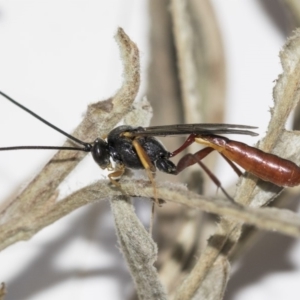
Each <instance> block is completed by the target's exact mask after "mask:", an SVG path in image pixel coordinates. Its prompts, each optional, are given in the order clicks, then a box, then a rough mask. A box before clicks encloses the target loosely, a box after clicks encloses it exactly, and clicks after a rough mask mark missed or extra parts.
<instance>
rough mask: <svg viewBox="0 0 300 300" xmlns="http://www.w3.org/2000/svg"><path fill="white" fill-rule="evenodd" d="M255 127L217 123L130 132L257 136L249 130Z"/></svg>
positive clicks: (134, 134)
mask: <svg viewBox="0 0 300 300" xmlns="http://www.w3.org/2000/svg"><path fill="white" fill-rule="evenodd" d="M256 128H257V127H255V126H248V125H236V124H217V123H199V124H176V125H165V126H152V127H145V128H143V127H138V128H134V129H132V130H130V133H132V135H133V136H167V135H184V134H192V133H194V134H199V135H208V134H243V135H251V136H257V135H258V134H257V133H256V132H253V131H250V130H248V129H256Z"/></svg>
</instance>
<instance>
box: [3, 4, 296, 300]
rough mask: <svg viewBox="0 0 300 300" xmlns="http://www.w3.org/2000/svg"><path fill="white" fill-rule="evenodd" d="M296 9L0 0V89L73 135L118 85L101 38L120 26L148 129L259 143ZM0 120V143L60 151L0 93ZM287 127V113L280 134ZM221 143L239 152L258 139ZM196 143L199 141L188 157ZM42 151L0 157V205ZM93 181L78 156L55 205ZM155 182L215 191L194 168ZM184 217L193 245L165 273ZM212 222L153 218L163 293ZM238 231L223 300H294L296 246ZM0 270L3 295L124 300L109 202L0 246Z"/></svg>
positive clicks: (129, 290)
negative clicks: (246, 128)
mask: <svg viewBox="0 0 300 300" xmlns="http://www.w3.org/2000/svg"><path fill="white" fill-rule="evenodd" d="M198 2H200V3H198ZM184 3H185V4H184ZM297 5H298V6H299V4H297V1H292V0H290V1H288V0H286V1H283V0H282V1H279V0H276V1H267V0H261V1H259V0H252V1H237V0H228V1H222V0H211V1H208V0H203V1H195V0H194V1H161V0H153V1H146V0H131V1H121V0H111V1H109V2H108V1H93V0H90V1H74V0H73V1H71V0H69V1H67V0H60V1H54V0H52V1H37V0H27V1H20V0H15V1H1V0H0V40H1V47H0V66H1V68H0V89H1V91H3V92H5V93H7V94H8V95H10V96H11V97H13V98H14V99H16V100H17V101H20V102H21V103H22V104H23V105H25V106H27V107H28V108H30V109H32V110H33V111H34V112H36V113H37V114H39V115H41V116H42V117H43V118H45V119H46V120H48V121H50V122H52V123H54V124H55V125H56V126H58V127H60V128H62V129H63V130H64V131H67V132H72V130H73V129H74V128H75V127H76V126H77V124H78V123H79V122H80V120H81V119H82V117H83V114H84V112H85V111H86V107H87V105H88V104H90V103H92V102H96V101H99V100H102V99H103V100H104V99H107V98H109V97H111V96H112V95H113V94H114V93H115V92H116V91H117V90H118V88H119V87H120V85H121V83H122V72H123V70H122V64H121V60H120V54H119V50H118V47H117V44H116V42H115V40H114V35H115V33H116V31H117V28H118V27H119V26H120V27H122V28H123V29H124V30H125V32H126V33H127V34H128V35H129V37H130V38H131V39H132V40H133V41H134V42H135V43H136V44H137V45H138V47H139V50H140V59H141V76H142V77H141V88H140V91H139V95H138V97H137V98H142V97H144V96H146V97H147V98H148V100H149V101H150V103H151V104H152V106H153V110H154V117H153V122H152V124H153V125H166V124H174V123H175V124H176V123H201V122H208V123H213V122H215V123H218V122H224V123H233V124H234V123H235V124H245V125H253V126H258V127H259V129H258V132H259V133H260V137H259V138H261V137H263V136H264V133H265V131H266V129H267V125H268V121H269V118H270V114H269V110H270V107H272V105H273V102H272V88H273V86H274V80H276V78H277V77H278V74H280V73H281V65H280V61H279V57H278V53H279V51H280V49H281V47H282V46H283V44H284V42H285V40H286V38H287V37H288V36H289V35H290V34H291V33H292V31H293V29H295V28H296V26H297V24H298V23H299V20H300V8H299V7H297ZM295 117H296V120H297V115H296V116H295ZM0 125H1V134H0V141H1V142H0V146H2V147H4V146H14V145H61V144H62V143H63V142H64V140H65V138H64V137H63V136H61V135H60V134H59V133H57V132H55V131H53V130H52V129H51V128H48V127H47V126H45V125H43V124H42V123H40V122H38V121H37V120H35V119H34V118H32V117H31V116H29V115H28V114H26V113H25V112H23V111H22V110H20V109H18V108H17V107H15V106H13V105H12V104H11V103H9V102H7V101H5V99H3V98H1V100H0ZM292 126H293V121H292V119H291V120H290V122H289V124H287V127H288V128H291V127H292ZM232 138H233V139H238V140H239V141H243V142H245V143H248V144H250V145H255V143H256V142H257V140H258V138H253V137H242V136H233V137H232ZM163 142H164V144H165V145H166V147H167V148H168V149H169V150H170V151H171V150H174V149H175V148H176V147H177V146H178V145H180V143H181V142H182V140H177V139H175V138H172V137H171V138H165V139H164V141H163ZM196 149H199V146H196V147H195V148H191V150H190V151H191V152H195V151H197V150H196ZM52 155H53V153H52V152H51V151H11V152H1V154H0V200H1V202H2V203H4V202H6V201H9V200H10V199H13V198H14V197H15V196H16V195H17V194H18V193H19V192H20V191H21V190H22V189H23V188H24V187H25V186H26V185H27V184H28V183H29V182H30V181H31V179H33V178H34V176H35V175H36V174H37V173H38V172H39V170H41V168H42V167H43V165H44V164H46V163H47V161H48V160H49V159H50V158H51V157H52ZM205 162H206V163H207V164H208V165H209V166H210V168H211V169H212V170H213V171H214V173H215V174H216V175H217V177H218V178H219V179H220V180H221V182H222V184H223V186H224V187H226V189H228V190H229V191H231V193H233V191H234V186H235V184H236V182H237V180H238V178H237V177H236V175H235V174H234V172H233V171H232V170H231V169H230V167H229V166H228V165H226V163H224V162H223V161H222V159H219V157H218V155H211V158H210V159H208V160H206V161H205ZM102 178H105V175H103V174H101V172H100V170H99V167H98V166H96V165H95V164H94V162H93V160H92V159H91V157H87V158H86V159H85V160H84V161H83V162H82V163H80V164H79V166H78V167H77V168H76V170H75V171H74V172H73V173H72V174H71V175H70V176H69V177H68V178H67V179H66V181H65V182H64V183H63V184H62V186H61V189H60V191H61V195H60V198H62V197H63V196H65V195H67V194H69V193H71V192H72V191H74V190H77V189H79V188H81V187H83V186H85V185H87V184H89V183H91V182H93V181H96V180H99V179H102ZM202 179H203V181H204V182H205V183H204V184H203V185H202V184H200V183H201V182H202ZM158 180H173V181H174V180H175V181H176V180H177V181H180V182H183V183H186V184H188V186H189V188H191V189H193V190H196V191H199V192H203V193H205V194H206V195H213V196H214V195H216V188H215V186H213V185H212V184H211V183H210V182H209V180H207V178H206V176H203V177H202V173H201V172H200V170H199V168H191V170H189V171H187V172H183V174H182V176H180V177H178V178H177V177H176V178H173V177H172V176H164V177H162V176H161V175H159V177H158ZM285 197H286V198H288V199H289V200H288V206H289V207H290V208H292V209H298V201H299V200H298V198H299V197H298V196H297V188H296V189H294V191H293V192H289V191H288V192H286V194H285ZM136 209H137V213H138V215H139V216H140V218H141V220H142V221H143V222H144V223H145V225H148V223H149V215H150V205H149V203H148V202H147V201H143V202H141V201H136ZM194 214H197V216H196V220H197V221H196V222H195V223H194V224H196V225H197V228H198V231H196V232H195V233H194V234H195V235H194V236H191V237H188V238H189V239H190V240H193V243H192V245H191V246H190V252H189V253H188V255H187V257H185V258H184V259H183V260H182V266H181V267H179V268H180V269H181V271H182V270H183V272H181V273H180V272H179V273H180V274H179V275H178V276H177V277H176V278H171V276H170V275H168V273H167V271H166V270H167V268H166V267H165V266H164V264H163V262H164V261H166V258H168V257H170V256H171V254H170V253H172V247H173V245H174V244H175V243H176V238H177V237H176V236H177V234H178V232H182V231H181V229H182V228H183V226H184V224H185V222H186V221H187V220H188V219H189V218H191V215H192V217H193V218H194V217H195V216H194ZM215 221H216V218H214V217H212V216H207V215H206V214H201V213H198V212H197V213H196V212H190V211H187V210H185V209H184V208H182V207H174V206H172V205H170V204H167V205H165V206H164V207H163V208H161V209H159V210H158V212H157V217H156V221H155V226H154V238H155V240H156V241H157V242H158V247H159V255H160V256H159V259H158V262H157V267H158V268H159V269H160V270H161V274H162V275H161V276H162V278H163V281H164V283H165V284H166V285H167V286H168V288H169V290H172V288H174V286H176V284H177V283H178V281H179V282H180V281H181V280H182V278H183V276H184V274H185V273H186V272H188V270H189V268H190V264H191V262H192V261H193V259H194V257H195V256H199V251H200V250H201V249H202V248H203V246H204V245H205V241H206V240H207V238H208V237H209V235H210V234H212V233H213V229H214V226H215ZM251 236H252V239H248V243H246V242H245V243H244V244H243V245H242V246H241V248H240V249H242V250H241V251H237V253H236V254H234V255H233V257H232V259H233V268H232V271H233V273H232V276H231V280H230V282H229V285H228V288H227V294H226V296H225V299H234V300H240V299H243V300H245V299H256V300H259V299H271V298H272V299H299V280H300V267H299V265H300V243H299V242H298V241H296V240H294V239H292V238H288V237H284V236H281V235H279V234H273V233H272V234H271V233H264V234H257V233H256V232H252V234H251ZM262 236H263V239H262V238H261V237H262ZM253 237H254V238H253ZM249 240H250V241H251V242H249ZM245 245H247V247H245ZM249 245H250V246H249ZM0 265H1V268H0V281H1V282H2V281H4V282H6V284H7V290H8V294H7V296H6V297H5V299H6V300H9V299H11V300H12V299H13V300H18V299H34V300H35V299H43V300H45V299H53V298H54V297H55V298H56V299H99V296H100V297H101V298H102V299H135V295H134V287H133V283H132V280H131V277H130V275H129V273H128V271H127V268H126V265H125V262H124V261H123V257H122V254H121V253H120V252H119V250H118V246H117V240H116V236H115V232H114V224H113V219H112V215H111V213H110V207H109V204H108V203H97V204H94V205H89V206H87V207H84V208H80V209H78V210H77V211H75V212H73V213H72V214H71V215H69V216H67V217H65V218H63V219H61V220H59V221H58V222H56V223H55V224H52V225H51V226H49V227H47V228H45V229H43V230H42V231H40V232H39V233H38V234H36V235H35V236H34V237H33V238H32V239H31V240H29V241H27V242H19V243H17V244H15V245H12V246H10V247H9V248H7V249H5V250H4V251H2V252H1V255H0ZM288 292H290V293H291V294H290V295H287V293H288ZM254 297H255V298H254Z"/></svg>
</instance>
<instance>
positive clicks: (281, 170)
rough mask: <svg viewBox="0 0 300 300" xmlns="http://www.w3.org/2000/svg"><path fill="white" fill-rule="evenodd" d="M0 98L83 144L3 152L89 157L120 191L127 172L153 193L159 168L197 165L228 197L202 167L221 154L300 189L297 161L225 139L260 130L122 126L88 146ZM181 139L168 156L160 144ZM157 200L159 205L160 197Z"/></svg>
mask: <svg viewBox="0 0 300 300" xmlns="http://www.w3.org/2000/svg"><path fill="white" fill-rule="evenodd" d="M0 95H2V96H3V97H4V98H6V99H7V100H9V101H10V102H12V103H13V104H15V105H17V106H18V107H20V108H21V109H23V110H25V111H26V112H27V113H29V114H31V115H32V116H34V117H35V118H37V119H39V120H40V121H41V122H43V123H45V124H46V125H48V126H50V127H51V128H53V129H54V130H56V131H58V132H60V133H61V134H63V135H65V136H66V137H67V138H68V139H70V140H72V141H73V142H75V143H76V144H78V145H79V146H78V147H59V146H14V147H2V148H0V151H8V150H25V149H36V150H37V149H39V150H41V149H44V150H45V149H48V150H74V151H84V152H91V154H92V156H93V159H94V160H95V162H96V163H97V164H98V165H99V166H100V168H101V169H108V170H110V171H111V173H110V174H109V175H108V178H109V179H110V181H111V182H112V183H114V184H115V185H117V186H118V185H119V184H118V182H117V181H116V180H115V179H116V178H119V177H121V176H122V174H123V173H124V170H125V169H126V168H129V169H145V170H146V172H147V175H148V178H149V180H150V181H151V182H152V184H153V187H154V190H155V183H154V174H155V172H156V169H158V170H159V171H161V172H164V173H167V174H172V175H177V174H179V173H180V172H182V171H183V170H184V169H185V168H187V167H189V166H191V165H193V164H195V163H198V164H199V165H200V166H201V167H202V168H203V169H204V170H205V171H206V172H207V173H208V175H209V176H210V177H211V178H212V180H213V181H214V182H215V183H216V184H217V186H218V187H220V188H221V189H222V191H223V192H224V193H225V195H227V193H226V191H225V190H224V189H223V188H222V186H221V184H220V182H219V181H218V180H217V179H216V177H215V176H214V175H213V174H212V173H211V172H210V171H209V170H208V169H207V168H206V167H205V165H204V164H203V163H202V159H203V158H204V157H206V156H207V155H208V154H210V153H211V152H212V151H214V150H216V151H218V152H219V153H220V154H221V155H222V156H223V157H224V158H225V159H226V160H227V162H228V163H229V164H230V165H231V166H232V168H234V170H235V171H236V172H237V173H238V174H239V175H241V172H240V170H239V169H238V168H237V167H236V166H235V165H234V164H233V163H232V162H234V163H236V164H238V165H239V166H241V167H242V168H244V169H245V170H246V171H248V172H250V173H252V174H254V175H256V176H257V177H259V178H261V179H263V180H265V181H270V182H272V183H274V184H277V185H279V186H295V185H298V184H300V168H299V167H298V166H297V165H296V164H294V163H293V162H291V161H289V160H286V159H283V158H281V157H278V156H276V155H274V154H270V153H266V152H263V151H261V150H259V149H257V148H254V147H251V146H248V145H246V144H244V143H241V142H238V141H234V140H230V139H228V138H226V137H223V136H222V135H223V134H242V135H250V136H256V135H257V133H255V132H253V131H251V130H250V129H256V128H257V127H253V126H247V125H236V124H216V123H211V124H209V123H201V124H175V125H165V126H152V127H131V126H127V125H122V126H118V127H116V128H114V129H113V130H112V131H111V132H110V133H109V134H108V136H107V138H106V139H102V138H97V139H96V140H95V141H93V142H84V141H81V140H79V139H77V138H76V137H74V136H72V135H70V134H68V133H66V132H64V131H63V130H61V129H59V128H58V127H56V126H54V125H53V124H51V123H50V122H48V121H46V120H45V119H43V118H41V117H40V116H38V115H37V114H35V113H34V112H33V111H31V110H29V109H28V108H26V107H25V106H23V105H22V104H20V103H19V102H17V101H15V100H14V99H12V98H11V97H9V96H8V95H6V94H5V93H3V92H1V91H0ZM177 135H188V138H187V140H186V141H185V142H184V143H183V145H182V146H181V147H179V148H178V149H177V150H175V151H173V152H169V151H167V150H166V148H165V147H164V146H163V145H162V143H161V142H160V141H159V140H158V139H157V137H163V136H177ZM192 143H199V144H201V145H204V146H206V147H205V148H203V149H201V150H200V151H198V152H196V153H194V154H191V153H188V154H186V155H184V156H183V157H182V158H181V159H180V160H179V162H178V164H177V165H175V164H174V163H173V162H172V161H171V160H170V159H171V158H172V157H174V156H175V155H177V154H179V153H181V152H182V151H183V150H184V149H186V148H187V147H188V146H189V145H191V144H192ZM111 160H112V161H114V162H115V167H112V164H111ZM155 193H156V192H155ZM227 196H228V195H227ZM228 197H230V196H228ZM155 198H156V200H157V196H155ZM157 202H158V200H157Z"/></svg>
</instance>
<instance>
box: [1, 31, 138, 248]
mask: <svg viewBox="0 0 300 300" xmlns="http://www.w3.org/2000/svg"><path fill="white" fill-rule="evenodd" d="M116 41H117V43H118V44H119V47H120V51H121V56H122V59H123V60H122V62H123V65H124V70H125V71H124V76H123V78H124V79H123V84H122V86H121V88H120V90H119V91H117V93H116V95H115V96H113V97H112V98H110V99H108V100H106V101H102V102H98V103H95V104H92V105H90V106H89V107H88V111H87V113H86V116H85V118H84V119H83V121H82V122H81V124H80V125H79V126H78V127H77V129H76V130H75V131H74V133H73V136H75V137H77V138H78V139H80V140H84V141H89V142H90V141H94V140H95V139H96V138H97V137H99V136H100V137H103V136H106V135H107V134H108V133H109V131H110V130H111V129H112V128H113V127H114V126H115V125H116V124H117V123H118V122H119V121H120V120H121V118H122V117H123V116H124V115H125V114H126V113H128V112H129V110H130V109H131V105H132V102H133V101H134V99H135V97H136V94H137V92H138V89H139V83H140V77H139V56H138V49H137V47H136V45H135V44H134V43H133V42H132V41H131V40H130V39H129V37H128V36H127V35H126V34H125V32H124V31H123V29H121V28H119V29H118V32H117V34H116ZM72 145H73V144H72V143H71V142H70V141H66V143H65V144H64V146H72ZM85 155H86V153H85V152H81V151H59V152H58V153H57V154H56V155H55V156H54V157H53V159H52V160H50V161H49V162H48V163H47V165H46V166H45V167H44V169H43V170H42V171H41V172H40V173H39V174H38V176H37V177H36V178H35V179H34V180H33V181H32V182H31V183H30V184H29V185H28V186H27V187H26V189H25V190H24V191H23V192H22V193H21V194H20V195H19V196H18V197H17V198H16V199H15V200H13V201H12V202H11V203H10V204H9V205H8V206H7V207H5V208H4V209H3V210H2V211H1V213H0V224H2V226H5V227H6V228H7V227H9V228H10V232H11V235H10V237H8V239H7V240H6V241H5V242H4V241H3V240H2V241H1V242H4V244H6V245H9V244H11V243H14V242H15V241H16V240H15V237H16V235H17V236H19V237H21V236H23V238H24V239H26V238H28V236H29V235H30V234H29V235H28V230H27V228H26V225H25V224H31V223H35V222H37V223H38V222H39V220H37V219H36V216H38V215H41V214H43V213H44V212H47V211H49V210H51V209H52V208H53V201H52V200H51V199H52V195H54V194H55V190H56V189H57V187H58V186H59V184H60V183H61V182H62V181H63V180H64V178H65V177H66V176H67V175H68V174H69V173H70V172H71V171H72V170H73V169H74V168H75V166H76V165H77V164H78V163H79V162H80V161H81V160H82V159H83V157H84V156H85ZM59 214H60V212H57V215H59ZM21 217H22V218H21ZM22 223H23V225H24V227H23V226H22ZM16 225H17V227H18V228H19V229H20V231H19V232H17V231H16V227H15V226H16ZM0 231H1V232H2V230H1V229H0Z"/></svg>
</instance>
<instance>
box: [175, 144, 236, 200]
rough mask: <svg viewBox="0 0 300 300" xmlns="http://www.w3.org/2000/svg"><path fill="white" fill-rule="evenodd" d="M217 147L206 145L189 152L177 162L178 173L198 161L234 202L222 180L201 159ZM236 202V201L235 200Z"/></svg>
mask: <svg viewBox="0 0 300 300" xmlns="http://www.w3.org/2000/svg"><path fill="white" fill-rule="evenodd" d="M214 150H215V149H213V148H211V147H206V148H204V149H201V150H200V151H198V152H196V153H194V154H191V153H188V154H186V155H185V156H183V157H182V158H181V159H180V161H179V162H178V164H177V173H180V172H181V171H183V170H184V169H185V168H187V167H189V166H191V165H193V164H195V163H198V164H199V165H200V167H201V168H202V169H203V171H204V172H205V173H206V174H207V175H208V176H209V178H210V179H211V180H212V181H213V183H214V184H215V185H216V186H217V187H218V188H219V189H220V190H221V191H222V192H223V193H224V195H225V196H226V197H227V198H228V199H229V200H230V201H232V202H234V200H233V198H232V197H231V196H230V195H229V194H228V193H227V192H226V190H225V189H224V188H223V186H222V184H221V182H220V180H219V179H218V178H217V177H216V175H214V174H213V173H212V172H211V171H210V170H209V169H208V168H207V166H206V165H205V164H204V163H203V162H202V161H201V160H202V159H203V158H204V157H206V156H207V155H208V154H210V153H211V152H212V151H214ZM234 203H235V202H234Z"/></svg>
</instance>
